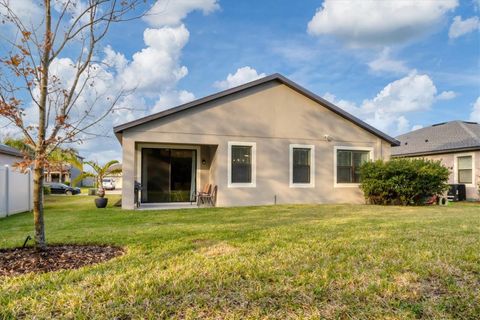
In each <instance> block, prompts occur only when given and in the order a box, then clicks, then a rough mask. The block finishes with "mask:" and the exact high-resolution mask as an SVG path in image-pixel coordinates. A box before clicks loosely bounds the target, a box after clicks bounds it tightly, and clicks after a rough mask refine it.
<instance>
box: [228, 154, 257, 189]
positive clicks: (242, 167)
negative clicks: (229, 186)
mask: <svg viewBox="0 0 480 320" xmlns="http://www.w3.org/2000/svg"><path fill="white" fill-rule="evenodd" d="M231 165H232V181H231V182H232V183H251V182H252V147H251V146H232V163H231Z"/></svg>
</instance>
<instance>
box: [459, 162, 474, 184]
mask: <svg viewBox="0 0 480 320" xmlns="http://www.w3.org/2000/svg"><path fill="white" fill-rule="evenodd" d="M457 161H458V162H457V165H458V183H465V184H471V183H473V181H472V164H473V161H472V156H465V157H458V158H457Z"/></svg>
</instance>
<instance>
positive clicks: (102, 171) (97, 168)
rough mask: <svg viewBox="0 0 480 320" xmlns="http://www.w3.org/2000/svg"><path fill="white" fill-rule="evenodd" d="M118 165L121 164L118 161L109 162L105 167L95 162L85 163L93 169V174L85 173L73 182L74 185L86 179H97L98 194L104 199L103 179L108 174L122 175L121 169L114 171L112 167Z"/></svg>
mask: <svg viewBox="0 0 480 320" xmlns="http://www.w3.org/2000/svg"><path fill="white" fill-rule="evenodd" d="M118 163H120V162H118V161H117V160H112V161H109V162H107V163H106V164H104V165H103V166H101V165H99V164H98V162H95V161H85V162H84V164H86V165H88V166H89V167H91V168H92V170H93V172H83V173H82V174H80V175H79V176H78V177H77V178H75V180H73V183H74V184H75V183H77V182H78V181H81V180H83V179H85V178H94V179H95V184H96V186H97V189H98V194H99V195H100V196H101V197H103V195H104V191H103V185H102V181H103V178H104V177H105V176H106V175H107V174H112V175H114V174H119V173H121V172H122V169H121V168H117V169H112V166H113V165H115V164H118Z"/></svg>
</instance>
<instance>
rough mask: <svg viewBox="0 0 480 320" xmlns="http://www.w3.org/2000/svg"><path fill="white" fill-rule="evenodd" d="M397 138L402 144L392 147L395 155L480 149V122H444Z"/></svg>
mask: <svg viewBox="0 0 480 320" xmlns="http://www.w3.org/2000/svg"><path fill="white" fill-rule="evenodd" d="M397 139H398V140H399V141H400V146H398V147H395V148H392V155H394V156H403V155H422V154H432V153H443V152H454V151H464V150H477V149H479V150H480V124H478V123H476V122H467V121H458V120H457V121H450V122H444V123H439V124H434V125H432V126H430V127H426V128H422V129H419V130H415V131H412V132H409V133H406V134H403V135H401V136H398V137H397Z"/></svg>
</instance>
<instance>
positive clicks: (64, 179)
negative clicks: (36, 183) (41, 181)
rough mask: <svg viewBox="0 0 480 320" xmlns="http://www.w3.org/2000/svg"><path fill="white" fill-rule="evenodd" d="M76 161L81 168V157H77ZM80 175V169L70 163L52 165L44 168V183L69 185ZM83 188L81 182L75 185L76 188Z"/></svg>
mask: <svg viewBox="0 0 480 320" xmlns="http://www.w3.org/2000/svg"><path fill="white" fill-rule="evenodd" d="M77 159H78V160H79V162H80V163H81V164H82V166H83V159H84V158H83V157H81V156H77ZM81 173H82V169H80V168H77V167H75V166H74V165H72V164H71V163H67V162H64V163H53V164H50V166H48V167H47V168H45V173H44V175H45V182H61V183H71V182H72V181H73V180H75V179H76V178H77V177H78V176H79V175H80V174H81ZM82 186H84V183H83V181H82V182H81V183H77V187H82Z"/></svg>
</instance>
